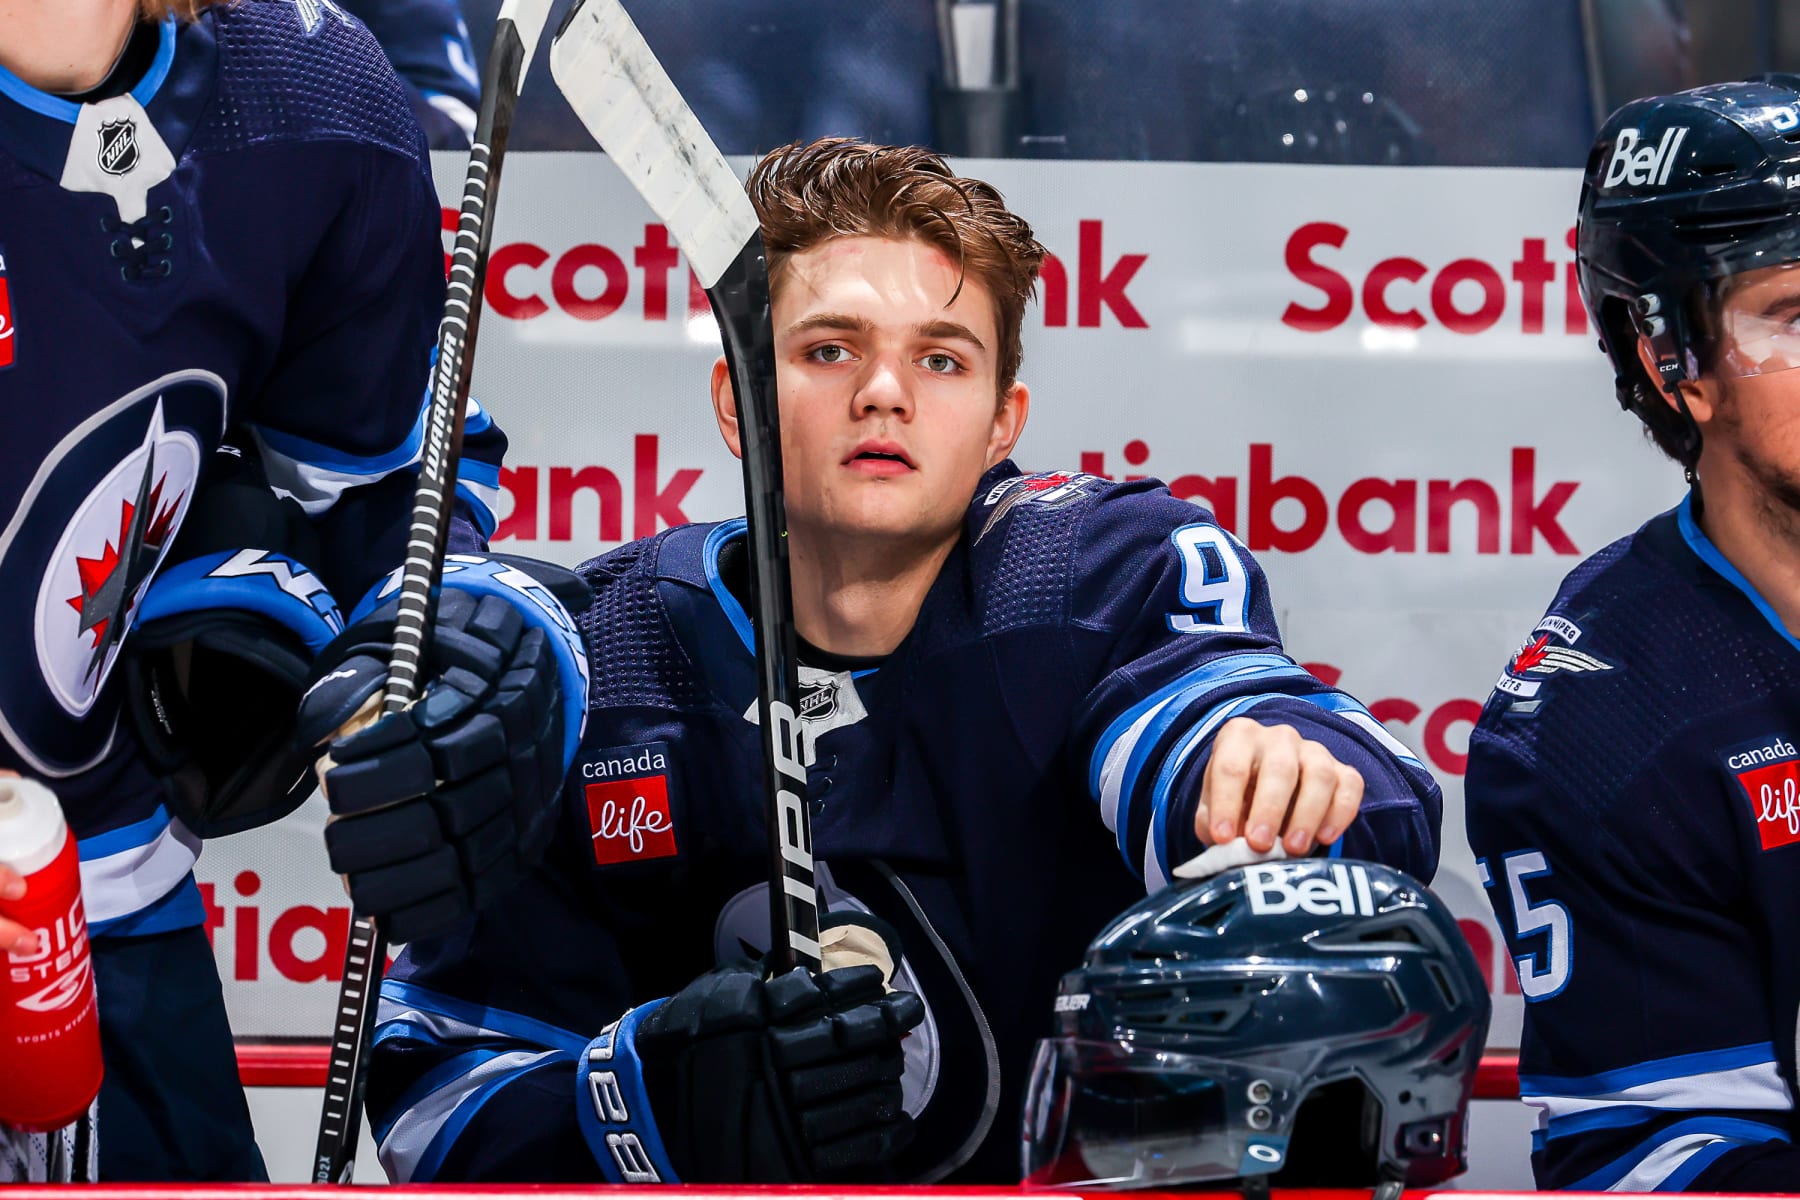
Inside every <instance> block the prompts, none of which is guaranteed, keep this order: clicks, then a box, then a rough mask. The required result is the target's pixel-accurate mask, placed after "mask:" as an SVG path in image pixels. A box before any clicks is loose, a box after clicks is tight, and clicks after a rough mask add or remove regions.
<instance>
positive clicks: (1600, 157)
mask: <svg viewBox="0 0 1800 1200" xmlns="http://www.w3.org/2000/svg"><path fill="white" fill-rule="evenodd" d="M1575 258H1576V265H1577V271H1578V273H1579V278H1580V282H1581V293H1582V296H1583V298H1584V299H1585V300H1586V302H1587V307H1588V313H1589V315H1590V316H1591V317H1592V318H1593V321H1594V327H1595V328H1596V329H1597V330H1599V333H1600V346H1601V349H1603V350H1605V351H1606V354H1607V357H1609V358H1610V359H1611V360H1612V364H1613V370H1614V373H1615V376H1616V379H1617V386H1618V394H1619V403H1620V404H1621V405H1622V406H1624V407H1625V408H1627V409H1629V410H1630V411H1632V412H1634V413H1636V414H1637V416H1638V417H1639V419H1641V420H1642V421H1643V422H1644V423H1645V424H1646V425H1648V426H1649V427H1650V429H1651V432H1652V433H1653V434H1655V436H1656V439H1657V441H1658V443H1659V444H1660V445H1662V446H1663V448H1664V449H1666V450H1668V451H1669V452H1670V454H1671V455H1672V456H1673V457H1675V458H1676V459H1678V460H1679V461H1680V462H1681V464H1682V466H1683V467H1685V468H1687V470H1688V472H1689V475H1690V477H1691V475H1692V472H1693V468H1694V464H1695V462H1696V461H1697V460H1698V459H1699V457H1700V430H1699V428H1698V426H1696V425H1695V423H1694V419H1693V417H1692V416H1691V415H1690V414H1689V413H1688V410H1687V406H1686V403H1685V401H1683V400H1682V399H1681V397H1680V394H1679V392H1678V391H1677V390H1676V388H1675V385H1676V384H1678V383H1680V382H1682V381H1683V380H1691V379H1694V378H1696V377H1697V376H1698V374H1699V373H1700V372H1701V371H1703V370H1704V371H1712V372H1722V373H1725V374H1728V375H1733V376H1744V375H1756V374H1763V373H1766V372H1769V371H1774V370H1785V369H1787V368H1789V367H1792V366H1800V326H1796V325H1795V324H1794V323H1793V322H1792V321H1791V319H1790V317H1791V314H1790V315H1784V316H1783V317H1782V318H1781V319H1780V320H1773V321H1771V320H1768V319H1764V318H1754V317H1752V318H1746V321H1747V322H1748V323H1747V324H1745V325H1743V326H1741V327H1735V328H1733V329H1731V330H1729V331H1726V330H1722V329H1720V328H1719V327H1718V319H1717V312H1718V301H1719V300H1720V298H1721V297H1723V296H1724V295H1725V294H1726V292H1727V291H1728V290H1729V289H1730V287H1731V286H1732V285H1733V283H1734V281H1735V280H1737V279H1738V278H1740V277H1742V276H1744V275H1745V273H1747V272H1752V271H1760V270H1764V269H1767V268H1770V267H1780V266H1782V265H1785V264H1790V263H1794V262H1796V260H1800V76H1792V75H1770V76H1765V77H1764V78H1762V79H1760V80H1750V81H1745V82H1741V83H1721V84H1713V85H1710V86H1707V87H1701V88H1694V89H1692V90H1690V91H1685V92H1677V93H1675V94H1674V95H1671V96H1652V97H1649V98H1647V99H1643V100H1634V101H1632V102H1631V103H1630V104H1627V105H1625V106H1624V107H1623V108H1621V109H1619V110H1618V111H1617V112H1615V113H1614V114H1613V115H1612V116H1611V117H1610V118H1608V119H1607V122H1606V124H1605V125H1604V126H1603V127H1602V128H1601V130H1600V135H1599V138H1598V140H1596V141H1595V143H1594V148H1593V150H1592V151H1591V152H1590V153H1589V155H1588V161H1587V170H1586V174H1585V176H1584V177H1583V180H1582V186H1581V211H1580V216H1579V221H1578V226H1577V236H1576V249H1575ZM1759 320H1760V322H1761V323H1760V324H1758V321H1759ZM1726 332H1729V333H1730V335H1731V336H1730V337H1729V338H1721V336H1720V335H1721V334H1722V333H1726ZM1640 335H1641V336H1643V337H1645V338H1647V339H1648V340H1649V343H1650V347H1651V351H1652V354H1653V357H1654V359H1655V363H1656V378H1655V379H1651V378H1649V377H1648V376H1647V375H1646V373H1645V371H1644V368H1643V365H1642V362H1641V360H1640V359H1639V357H1638V338H1639V336H1640ZM1664 393H1668V394H1669V395H1668V396H1665V395H1664ZM1670 397H1673V399H1674V400H1675V402H1676V405H1677V406H1678V407H1672V406H1671V405H1670V403H1669V399H1670Z"/></svg>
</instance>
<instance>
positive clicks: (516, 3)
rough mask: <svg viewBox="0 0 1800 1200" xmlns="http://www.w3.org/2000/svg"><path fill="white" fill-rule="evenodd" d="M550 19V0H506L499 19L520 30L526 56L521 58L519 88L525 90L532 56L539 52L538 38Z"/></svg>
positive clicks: (502, 5) (520, 40)
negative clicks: (526, 75) (510, 23)
mask: <svg viewBox="0 0 1800 1200" xmlns="http://www.w3.org/2000/svg"><path fill="white" fill-rule="evenodd" d="M549 19H550V0H504V2H503V3H502V4H501V5H500V16H499V17H498V18H497V20H499V21H511V22H512V23H513V29H514V30H516V31H517V32H518V35H519V43H520V45H522V46H524V48H525V56H524V57H523V58H522V59H520V60H519V90H520V91H521V92H522V91H524V90H525V73H526V72H527V71H529V70H531V59H532V56H533V55H535V54H536V53H537V44H538V38H540V37H542V36H543V34H544V23H545V22H546V21H548V20H549Z"/></svg>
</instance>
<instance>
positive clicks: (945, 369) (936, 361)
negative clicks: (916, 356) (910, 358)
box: [919, 354, 962, 375]
mask: <svg viewBox="0 0 1800 1200" xmlns="http://www.w3.org/2000/svg"><path fill="white" fill-rule="evenodd" d="M919 362H920V363H921V364H922V365H923V366H924V368H925V369H926V370H927V371H930V372H931V373H932V374H933V375H954V374H955V373H956V372H958V371H960V370H962V364H961V363H959V362H957V361H956V359H955V358H953V357H951V356H950V355H948V354H927V355H926V356H925V357H924V358H921V359H920V360H919Z"/></svg>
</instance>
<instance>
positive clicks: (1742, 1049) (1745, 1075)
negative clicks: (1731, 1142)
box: [1519, 1042, 1794, 1116]
mask: <svg viewBox="0 0 1800 1200" xmlns="http://www.w3.org/2000/svg"><path fill="white" fill-rule="evenodd" d="M1732 1093H1736V1094H1739V1095H1743V1096H1745V1097H1749V1098H1753V1099H1754V1102H1753V1103H1735V1102H1733V1103H1729V1104H1724V1105H1721V1104H1720V1103H1719V1101H1718V1098H1719V1097H1720V1096H1721V1095H1728V1094H1732ZM1519 1094H1520V1096H1522V1097H1528V1098H1543V1099H1549V1100H1578V1099H1588V1100H1593V1101H1596V1102H1602V1103H1604V1102H1617V1101H1626V1100H1629V1101H1634V1102H1639V1103H1653V1104H1658V1105H1659V1106H1664V1107H1668V1106H1670V1105H1668V1104H1667V1103H1666V1101H1665V1100H1664V1098H1665V1097H1673V1096H1678V1095H1690V1096H1695V1097H1697V1102H1691V1103H1690V1102H1688V1101H1683V1102H1682V1103H1681V1104H1680V1105H1679V1107H1691V1108H1720V1107H1725V1108H1792V1107H1793V1103H1794V1100H1793V1096H1792V1094H1791V1093H1790V1092H1789V1091H1788V1087H1787V1084H1786V1083H1784V1082H1783V1081H1782V1079H1781V1075H1780V1073H1779V1072H1778V1071H1777V1070H1776V1067H1775V1046H1774V1044H1773V1043H1771V1042H1757V1043H1755V1044H1752V1045H1748V1046H1733V1047H1731V1048H1729V1049H1725V1050H1702V1051H1699V1052H1697V1053H1694V1054H1678V1055H1675V1056H1674V1057H1672V1058H1657V1059H1650V1060H1649V1061H1646V1062H1641V1063H1636V1064H1633V1065H1632V1066H1629V1067H1620V1068H1618V1069H1616V1070H1612V1071H1603V1072H1600V1073H1599V1074H1596V1075H1579V1076H1564V1075H1521V1076H1520V1077H1519ZM1771 1097H1778V1098H1777V1099H1775V1100H1774V1101H1773V1102H1770V1098H1771ZM1527 1102H1528V1103H1529V1102H1531V1101H1530V1100H1529V1099H1528V1100H1527ZM1590 1107H1591V1106H1590ZM1551 1115H1552V1116H1556V1115H1558V1114H1555V1113H1552V1114H1551Z"/></svg>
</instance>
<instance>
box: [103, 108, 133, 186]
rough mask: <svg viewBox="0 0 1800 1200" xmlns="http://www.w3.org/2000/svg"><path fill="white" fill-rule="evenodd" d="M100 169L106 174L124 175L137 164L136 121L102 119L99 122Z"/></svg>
mask: <svg viewBox="0 0 1800 1200" xmlns="http://www.w3.org/2000/svg"><path fill="white" fill-rule="evenodd" d="M95 161H97V162H98V163H99V164H100V169H101V170H102V171H105V172H106V173H107V174H108V175H126V174H129V173H130V172H131V168H133V167H135V166H137V165H138V137H137V122H136V121H133V120H130V119H126V120H123V121H103V122H101V124H100V157H99V158H98V159H96V160H95Z"/></svg>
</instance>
